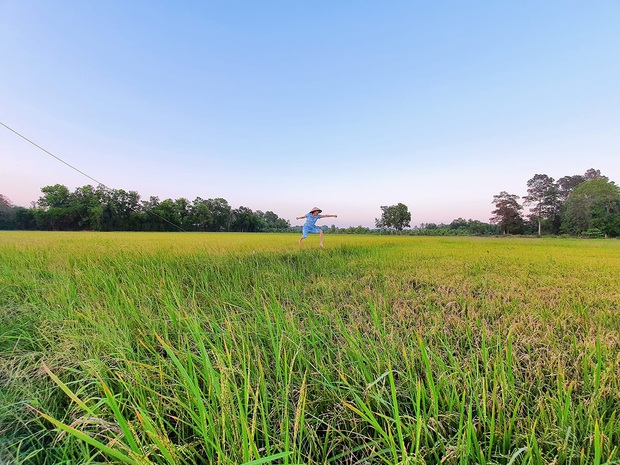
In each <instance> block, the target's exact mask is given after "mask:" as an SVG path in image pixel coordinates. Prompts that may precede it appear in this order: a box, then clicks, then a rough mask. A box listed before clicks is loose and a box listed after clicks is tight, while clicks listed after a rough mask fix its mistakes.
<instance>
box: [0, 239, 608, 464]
mask: <svg viewBox="0 0 620 465" xmlns="http://www.w3.org/2000/svg"><path fill="white" fill-rule="evenodd" d="M325 245H326V249H324V250H322V249H319V248H318V238H316V237H315V236H311V237H310V238H309V239H308V240H306V241H304V244H303V246H302V247H301V249H299V248H298V246H297V236H296V235H290V234H240V233H236V234H224V233H221V234H220V233H202V234H201V233H196V234H194V233H51V232H34V233H33V232H28V233H26V232H1V233H0V463H10V464H13V463H15V464H82V463H119V464H120V463H125V464H140V465H143V464H196V463H213V464H268V463H273V464H438V463H444V464H465V463H478V464H538V463H541V464H542V463H553V464H605V463H606V464H612V463H620V419H619V418H618V416H619V414H620V413H619V412H620V286H619V285H618V284H619V276H620V242H619V241H615V240H576V239H528V238H484V239H483V238H457V237H452V238H446V237H443V238H437V237H435V238H433V237H400V236H340V235H326V236H325Z"/></svg>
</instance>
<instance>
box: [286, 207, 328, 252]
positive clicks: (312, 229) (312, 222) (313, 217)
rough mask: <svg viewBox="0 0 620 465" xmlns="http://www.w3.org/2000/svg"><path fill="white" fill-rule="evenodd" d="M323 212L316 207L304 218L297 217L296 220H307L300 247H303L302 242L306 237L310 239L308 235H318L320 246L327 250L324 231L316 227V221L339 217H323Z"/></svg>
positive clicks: (300, 239)
mask: <svg viewBox="0 0 620 465" xmlns="http://www.w3.org/2000/svg"><path fill="white" fill-rule="evenodd" d="M322 211H323V210H321V209H320V208H319V207H314V208H313V209H312V210H310V212H308V213H306V214H305V215H304V216H297V217H295V219H297V220H303V219H304V218H305V219H306V222H305V223H304V226H303V229H302V233H301V237H300V238H299V246H300V247H301V241H303V240H304V239H305V238H306V237H308V233H317V234H318V235H319V246H320V247H322V248H325V246H324V245H323V230H322V229H321V228H319V227H317V226H316V221H317V220H318V219H320V218H338V215H321V212H322Z"/></svg>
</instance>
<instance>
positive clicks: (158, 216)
mask: <svg viewBox="0 0 620 465" xmlns="http://www.w3.org/2000/svg"><path fill="white" fill-rule="evenodd" d="M0 124H1V125H2V126H4V127H5V128H7V129H8V130H9V131H11V132H12V133H14V134H16V135H18V136H19V137H21V138H22V139H24V140H25V141H26V142H29V143H31V144H32V145H34V146H35V147H36V148H38V149H40V150H42V151H43V152H45V153H47V154H48V155H50V156H51V157H54V158H55V159H56V160H58V161H59V162H61V163H63V164H65V165H67V166H68V167H69V168H71V169H73V170H75V171H77V172H78V173H80V174H81V175H83V176H86V177H87V178H88V179H91V180H93V181H95V182H96V183H97V184H99V185H101V186H103V187H105V188H106V189H108V190H114V189H112V188H110V187H108V186H106V185H105V184H104V183H102V182H101V181H98V180H97V179H95V178H93V177H92V176H90V175H88V174H86V173H85V172H84V171H81V170H79V169H77V168H76V167H75V166H73V165H71V164H70V163H67V162H66V161H64V160H63V159H62V158H60V157H57V156H56V155H54V154H53V153H52V152H50V151H49V150H46V149H44V148H43V147H41V146H40V145H39V144H36V143H35V142H33V141H31V140H30V139H28V138H27V137H26V136H24V135H23V134H20V133H19V132H17V131H16V130H15V129H13V128H11V127H9V126H7V125H6V124H4V123H3V122H2V121H0ZM146 211H147V212H149V213H150V214H152V215H155V216H156V217H157V218H159V219H161V220H164V221H165V222H166V223H168V224H171V225H172V226H174V227H175V228H177V229H178V230H179V231H182V232H187V231H185V229H183V228H182V227H180V226H179V225H176V224H174V223H173V222H171V221H169V220H167V219H166V218H164V217H163V216H160V215H158V214H157V213H155V212H153V211H151V210H146Z"/></svg>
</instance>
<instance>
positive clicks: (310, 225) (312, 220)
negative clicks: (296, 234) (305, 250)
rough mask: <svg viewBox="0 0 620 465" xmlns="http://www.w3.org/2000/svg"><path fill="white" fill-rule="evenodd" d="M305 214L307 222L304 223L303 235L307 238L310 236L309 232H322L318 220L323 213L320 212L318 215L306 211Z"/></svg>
mask: <svg viewBox="0 0 620 465" xmlns="http://www.w3.org/2000/svg"><path fill="white" fill-rule="evenodd" d="M304 216H305V217H306V222H305V223H304V227H303V229H302V235H301V237H303V238H304V239H305V238H306V237H308V233H317V234H318V233H320V232H321V228H319V227H317V226H316V220H318V219H319V218H321V214H320V213H319V214H318V215H316V216H312V213H306V214H305V215H304Z"/></svg>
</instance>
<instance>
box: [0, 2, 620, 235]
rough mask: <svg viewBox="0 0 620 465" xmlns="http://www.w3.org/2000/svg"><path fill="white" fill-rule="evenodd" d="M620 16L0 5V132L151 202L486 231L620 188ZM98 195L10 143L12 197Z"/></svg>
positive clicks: (5, 143)
mask: <svg viewBox="0 0 620 465" xmlns="http://www.w3.org/2000/svg"><path fill="white" fill-rule="evenodd" d="M619 24H620V2H619V1H617V0H613V1H612V0H609V1H602V0H601V1H597V0H593V1H588V2H584V1H570V0H566V1H553V0H549V1H540V0H535V1H529V0H525V1H500V2H498V1H439V2H438V1H430V0H429V1H424V2H423V1H415V0H410V1H394V2H378V1H373V2H371V1H340V2H327V1H315V2H299V1H261V2H255V1H234V0H233V1H218V2H210V1H204V2H203V1H200V2H198V1H197V2H164V1H137V0H136V1H131V2H126V1H115V0H108V1H105V2H83V1H67V0H64V1H57V0H45V1H43V0H36V1H35V0H0V63H1V68H2V69H1V70H0V121H1V122H3V123H4V124H6V125H8V126H10V127H12V128H13V129H15V130H17V131H19V132H20V133H22V134H24V135H25V136H26V137H28V138H30V139H32V140H33V141H34V142H36V143H38V144H39V145H41V146H43V147H45V148H46V149H47V150H49V151H50V152H52V153H54V154H55V155H57V156H59V157H61V158H62V159H64V160H65V161H67V162H68V163H70V164H72V165H74V166H76V167H77V168H79V169H80V170H82V171H84V172H86V173H87V174H89V175H90V176H92V177H94V178H96V179H98V180H100V181H101V182H103V183H105V184H106V185H108V186H109V187H113V188H123V189H127V190H135V191H138V192H139V193H140V195H141V196H142V198H144V199H146V198H148V197H149V196H151V195H157V196H159V197H160V198H161V199H164V198H168V197H170V198H179V197H186V198H188V199H190V200H193V199H194V198H196V197H198V196H199V197H202V198H214V197H223V198H225V199H227V200H228V201H229V203H230V204H231V206H233V208H236V207H238V206H241V205H243V206H246V207H249V208H252V209H253V210H263V211H265V210H273V211H274V212H276V213H277V214H278V215H280V216H282V217H284V218H287V219H289V220H291V223H292V224H297V223H299V222H298V221H296V220H295V216H298V215H302V214H304V213H305V212H307V211H308V210H309V209H310V208H311V207H313V206H315V205H316V206H319V207H321V208H323V210H324V212H325V213H335V214H338V219H336V220H332V219H330V220H328V223H329V224H332V223H333V224H336V225H337V226H341V227H346V226H356V225H363V226H370V227H372V226H373V225H374V219H375V218H376V217H378V216H380V213H381V210H380V206H381V205H393V204H396V203H398V202H402V203H404V204H406V205H407V206H408V207H409V209H410V211H411V213H412V225H416V224H419V223H427V222H437V223H439V222H450V221H451V220H453V219H454V218H457V217H464V218H472V219H479V220H482V221H488V220H489V218H490V216H491V210H492V209H493V205H492V204H491V201H492V199H493V195H495V194H498V193H499V192H500V191H502V190H506V191H508V192H510V193H513V194H517V195H524V194H525V193H526V182H527V180H528V179H529V178H531V177H532V176H533V175H534V174H536V173H544V174H548V175H550V176H552V177H554V178H556V179H557V178H559V177H562V176H565V175H573V174H583V173H584V172H585V171H586V170H587V169H588V168H596V169H600V170H601V172H602V173H603V174H605V175H607V176H608V177H609V178H610V179H612V180H614V181H616V182H619V181H620V84H619V83H620V27H619ZM56 183H60V184H64V185H66V186H67V187H69V188H70V189H74V188H75V187H78V186H82V185H85V184H93V182H92V181H91V180H89V179H88V178H85V177H84V176H82V175H80V174H78V173H76V172H75V171H73V170H71V169H70V168H68V167H67V166H65V165H63V164H62V163H59V162H58V161H56V160H54V159H53V158H51V157H49V156H48V155H46V154H45V153H43V152H41V151H40V150H38V149H36V148H35V147H33V146H32V145H30V144H28V143H26V142H25V141H23V140H22V139H20V138H18V137H17V136H15V135H14V134H13V133H11V132H10V131H8V130H7V129H5V128H4V127H0V193H2V194H4V195H6V196H8V197H9V198H10V199H11V200H12V201H13V202H14V203H15V204H17V205H24V206H27V205H28V204H29V202H31V201H33V200H36V199H37V198H38V197H39V196H40V188H41V187H43V186H45V185H49V184H56Z"/></svg>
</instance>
